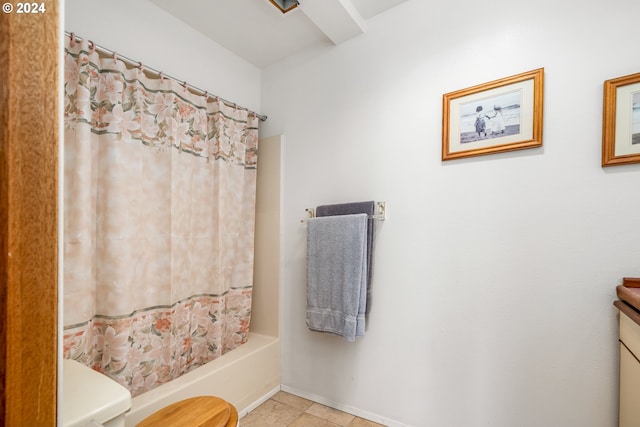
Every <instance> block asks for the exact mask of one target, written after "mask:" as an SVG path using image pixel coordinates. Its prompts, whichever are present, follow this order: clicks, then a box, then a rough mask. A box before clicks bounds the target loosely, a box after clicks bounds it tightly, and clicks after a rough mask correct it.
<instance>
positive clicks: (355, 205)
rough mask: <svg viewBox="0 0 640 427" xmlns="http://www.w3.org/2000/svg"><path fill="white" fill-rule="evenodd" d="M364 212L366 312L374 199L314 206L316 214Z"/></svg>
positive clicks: (368, 297)
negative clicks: (365, 232)
mask: <svg viewBox="0 0 640 427" xmlns="http://www.w3.org/2000/svg"><path fill="white" fill-rule="evenodd" d="M359 213H366V214H367V215H369V218H368V219H367V311H366V312H367V313H369V309H370V308H371V277H372V273H371V271H372V269H373V239H374V230H375V227H374V226H375V220H374V219H373V215H375V213H376V204H375V202H374V201H366V202H351V203H339V204H335V205H321V206H318V207H317V208H316V216H335V215H353V214H359Z"/></svg>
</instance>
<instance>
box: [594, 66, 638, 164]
mask: <svg viewBox="0 0 640 427" xmlns="http://www.w3.org/2000/svg"><path fill="white" fill-rule="evenodd" d="M629 163H640V73H637V74H631V75H628V76H624V77H618V78H615V79H611V80H606V81H605V82H604V106H603V117H602V166H616V165H624V164H629Z"/></svg>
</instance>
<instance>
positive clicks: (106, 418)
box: [61, 359, 131, 427]
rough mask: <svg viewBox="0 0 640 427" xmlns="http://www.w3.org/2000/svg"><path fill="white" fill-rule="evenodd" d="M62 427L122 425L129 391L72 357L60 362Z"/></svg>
mask: <svg viewBox="0 0 640 427" xmlns="http://www.w3.org/2000/svg"><path fill="white" fill-rule="evenodd" d="M61 400H62V402H61V403H62V408H61V410H62V418H61V421H62V427H87V426H91V427H98V426H104V427H124V414H125V412H127V411H128V410H129V409H130V408H131V393H129V390H127V389H126V388H125V387H123V386H121V385H120V384H118V383H117V382H115V381H114V380H112V379H111V378H109V377H107V376H106V375H103V374H101V373H99V372H96V371H94V370H93V369H91V368H89V367H88V366H85V365H83V364H82V363H80V362H77V361H75V360H72V359H65V360H64V362H63V365H62V399H61Z"/></svg>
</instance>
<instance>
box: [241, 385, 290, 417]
mask: <svg viewBox="0 0 640 427" xmlns="http://www.w3.org/2000/svg"><path fill="white" fill-rule="evenodd" d="M279 391H280V386H278V387H275V388H273V389H271V390H269V391H268V392H267V393H266V394H265V395H263V396H262V397H260V398H259V399H258V400H256V401H255V402H253V403H252V404H250V405H249V406H247V407H246V408H244V409H243V410H242V411H239V412H238V418H242V417H244V416H246V415H247V414H248V413H249V412H251V411H253V410H254V409H256V408H257V407H258V406H260V405H262V404H263V403H264V402H266V401H267V400H269V399H270V398H271V396H273V395H274V394H276V393H277V392H279Z"/></svg>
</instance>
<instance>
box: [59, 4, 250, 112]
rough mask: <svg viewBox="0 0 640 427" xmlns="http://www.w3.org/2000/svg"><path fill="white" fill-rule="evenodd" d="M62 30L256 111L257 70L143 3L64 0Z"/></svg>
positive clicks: (180, 22)
mask: <svg viewBox="0 0 640 427" xmlns="http://www.w3.org/2000/svg"><path fill="white" fill-rule="evenodd" d="M64 8H65V11H64V12H65V22H64V28H65V30H66V31H68V32H74V33H75V34H77V35H78V36H80V37H86V38H88V39H89V40H92V41H94V42H95V43H97V44H98V45H101V46H103V47H105V48H107V49H109V50H112V51H116V52H118V53H121V54H122V55H124V56H127V57H129V58H131V59H133V60H135V61H141V62H142V63H143V64H145V65H146V66H148V67H151V68H154V69H156V70H158V71H163V72H164V73H165V74H168V75H171V76H173V77H175V78H177V79H180V80H186V81H187V83H189V84H192V85H193V86H195V87H198V88H200V89H202V90H206V91H209V93H211V94H214V95H217V96H220V97H222V98H224V99H226V100H227V101H230V102H234V103H236V104H238V105H240V106H242V107H245V108H248V109H249V110H252V111H255V112H258V113H260V110H259V108H260V77H261V75H260V70H259V69H258V68H256V67H255V66H254V65H252V64H250V63H248V62H246V61H245V60H244V59H242V58H240V57H239V56H237V55H235V54H233V53H231V52H230V51H228V50H227V49H225V48H223V47H222V46H220V45H219V44H217V43H215V42H213V41H211V40H210V39H208V38H206V37H205V36H204V35H202V34H201V33H199V32H197V31H195V30H194V29H192V28H191V27H189V26H187V25H186V24H185V23H184V22H182V21H180V20H178V19H176V18H174V17H173V16H171V15H169V14H168V13H167V12H165V11H164V10H162V9H160V8H159V7H157V6H156V5H154V4H153V3H151V2H150V1H148V0H136V1H127V0H111V1H100V0H66V1H65V6H64Z"/></svg>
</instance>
